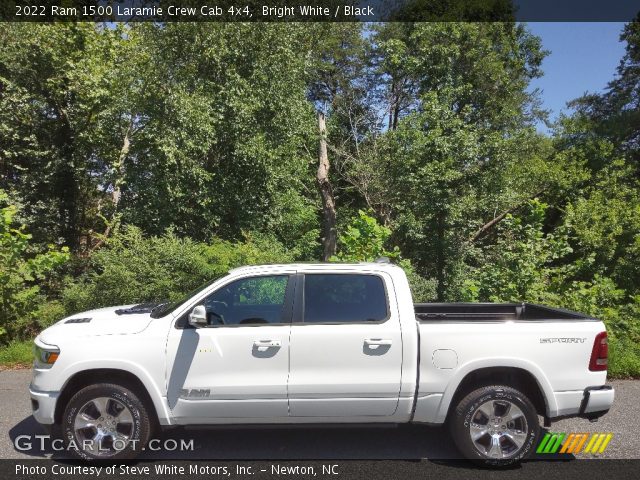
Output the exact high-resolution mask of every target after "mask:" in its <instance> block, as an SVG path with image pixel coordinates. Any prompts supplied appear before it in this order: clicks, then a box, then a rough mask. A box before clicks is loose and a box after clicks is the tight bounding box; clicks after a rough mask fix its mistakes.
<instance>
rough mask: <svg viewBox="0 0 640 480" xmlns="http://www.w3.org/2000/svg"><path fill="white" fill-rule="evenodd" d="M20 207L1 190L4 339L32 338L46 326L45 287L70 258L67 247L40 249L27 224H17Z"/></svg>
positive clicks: (0, 326)
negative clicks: (33, 239)
mask: <svg viewBox="0 0 640 480" xmlns="http://www.w3.org/2000/svg"><path fill="white" fill-rule="evenodd" d="M17 211H18V209H17V207H16V206H15V205H13V204H10V203H9V197H8V196H7V194H6V193H5V192H4V191H2V190H0V343H6V342H7V341H8V340H11V339H14V338H28V337H29V336H30V335H33V334H34V333H35V332H37V330H38V329H39V327H41V326H42V325H41V324H40V323H39V321H40V320H42V319H41V315H40V313H42V309H43V307H44V304H45V302H46V297H45V295H44V292H43V287H45V286H46V285H47V283H48V282H49V281H50V280H51V275H52V273H53V272H54V271H55V269H56V268H57V267H59V266H60V265H62V264H64V263H65V262H66V261H67V260H68V258H69V253H68V252H69V251H68V249H67V248H66V247H63V248H61V249H58V248H56V247H55V246H53V245H50V246H49V248H48V249H47V250H46V251H44V252H38V251H37V250H36V249H35V248H34V247H33V245H32V242H31V235H30V234H28V233H26V232H25V228H24V226H23V225H16V214H17Z"/></svg>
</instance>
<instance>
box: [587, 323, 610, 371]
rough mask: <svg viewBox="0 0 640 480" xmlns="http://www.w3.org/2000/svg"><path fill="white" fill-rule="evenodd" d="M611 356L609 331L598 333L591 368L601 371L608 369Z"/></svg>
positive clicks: (590, 361)
mask: <svg viewBox="0 0 640 480" xmlns="http://www.w3.org/2000/svg"><path fill="white" fill-rule="evenodd" d="M608 358H609V345H608V343H607V332H600V333H599V334H598V335H596V339H595V341H594V342H593V350H591V360H589V370H591V371H592V372H601V371H602V370H606V369H607V359H608Z"/></svg>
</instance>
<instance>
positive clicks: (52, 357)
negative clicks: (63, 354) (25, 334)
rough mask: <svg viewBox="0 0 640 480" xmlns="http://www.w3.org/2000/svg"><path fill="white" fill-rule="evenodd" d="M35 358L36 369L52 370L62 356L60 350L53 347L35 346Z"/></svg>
mask: <svg viewBox="0 0 640 480" xmlns="http://www.w3.org/2000/svg"><path fill="white" fill-rule="evenodd" d="M33 356H34V357H35V361H34V362H33V366H34V367H35V368H51V367H52V366H53V364H54V363H56V360H57V359H58V356H60V349H59V348H58V347H54V346H53V345H50V346H47V347H41V346H40V345H34V346H33Z"/></svg>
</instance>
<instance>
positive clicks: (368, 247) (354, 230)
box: [332, 210, 436, 302]
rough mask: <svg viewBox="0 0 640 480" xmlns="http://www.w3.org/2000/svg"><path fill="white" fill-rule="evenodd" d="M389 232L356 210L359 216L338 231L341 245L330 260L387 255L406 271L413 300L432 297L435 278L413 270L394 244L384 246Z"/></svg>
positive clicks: (370, 217)
mask: <svg viewBox="0 0 640 480" xmlns="http://www.w3.org/2000/svg"><path fill="white" fill-rule="evenodd" d="M390 236H391V229H390V228H389V227H386V226H384V225H380V224H379V223H378V221H377V220H376V219H375V218H373V217H372V216H370V215H368V214H367V213H366V212H364V211H362V210H358V216H357V217H355V218H354V219H352V221H351V222H350V223H349V225H348V226H347V228H346V229H345V231H344V232H342V234H341V235H340V249H339V251H338V254H337V255H336V256H335V257H333V258H332V260H334V261H338V262H372V261H374V260H376V259H378V258H380V257H387V258H389V259H390V260H392V261H394V262H395V263H397V264H398V265H399V266H400V267H401V268H402V269H403V270H404V271H405V273H406V275H407V278H408V279H409V284H410V285H411V293H412V294H413V299H414V301H415V302H425V301H429V300H433V299H434V298H435V296H436V294H435V282H434V281H433V280H431V279H426V278H424V277H422V276H420V275H419V274H418V273H416V271H415V269H414V268H413V265H411V262H410V261H409V260H407V259H405V258H402V256H401V254H400V249H399V248H398V247H397V246H396V247H394V248H393V250H387V248H386V247H385V244H386V243H387V241H388V240H389V237H390Z"/></svg>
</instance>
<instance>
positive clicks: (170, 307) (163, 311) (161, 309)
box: [151, 275, 225, 318]
mask: <svg viewBox="0 0 640 480" xmlns="http://www.w3.org/2000/svg"><path fill="white" fill-rule="evenodd" d="M224 276H225V275H218V276H217V277H214V278H213V280H210V281H208V282H207V283H205V284H204V285H202V286H201V287H198V288H196V289H195V290H193V291H191V292H189V293H187V294H186V295H185V296H184V297H183V298H181V299H180V300H177V301H174V302H163V303H161V304H160V305H158V306H157V307H155V308H154V309H153V310H152V311H151V318H160V317H164V316H165V315H167V314H168V313H171V312H173V311H174V310H175V309H176V308H178V307H179V306H181V305H182V304H184V303H186V302H187V301H189V299H190V298H192V297H194V296H196V295H197V294H198V293H200V292H202V291H203V290H204V289H206V288H207V287H209V285H211V284H213V283H215V282H217V281H218V280H220V279H221V278H222V277H224Z"/></svg>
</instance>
